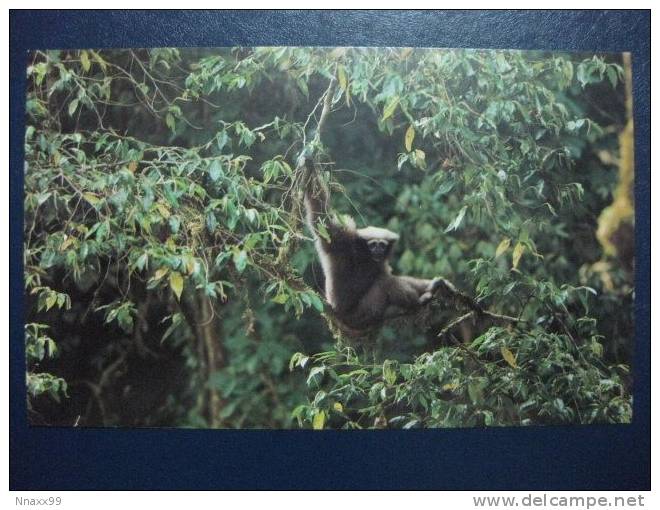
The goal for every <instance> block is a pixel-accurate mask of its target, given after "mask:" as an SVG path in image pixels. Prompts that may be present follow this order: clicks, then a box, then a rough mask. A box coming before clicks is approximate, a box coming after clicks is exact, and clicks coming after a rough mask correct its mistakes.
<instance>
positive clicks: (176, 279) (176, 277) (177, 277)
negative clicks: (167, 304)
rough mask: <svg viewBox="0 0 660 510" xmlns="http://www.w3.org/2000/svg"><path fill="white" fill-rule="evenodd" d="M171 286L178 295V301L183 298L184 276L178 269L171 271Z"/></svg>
mask: <svg viewBox="0 0 660 510" xmlns="http://www.w3.org/2000/svg"><path fill="white" fill-rule="evenodd" d="M170 288H171V289H172V291H173V292H174V294H175V295H176V299H177V300H178V301H180V300H181V293H182V292H183V276H181V273H179V272H178V271H172V272H171V273H170Z"/></svg>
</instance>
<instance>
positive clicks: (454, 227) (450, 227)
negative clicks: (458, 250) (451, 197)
mask: <svg viewBox="0 0 660 510" xmlns="http://www.w3.org/2000/svg"><path fill="white" fill-rule="evenodd" d="M466 212H467V205H464V206H463V207H462V208H461V210H460V211H459V212H458V215H457V216H456V218H454V221H452V222H451V223H450V224H449V225H448V226H447V228H446V229H445V233H447V232H451V231H452V230H457V229H458V227H459V226H460V225H461V222H462V221H463V218H464V217H465V213H466Z"/></svg>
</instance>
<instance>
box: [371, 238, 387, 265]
mask: <svg viewBox="0 0 660 510" xmlns="http://www.w3.org/2000/svg"><path fill="white" fill-rule="evenodd" d="M367 246H368V247H369V253H371V258H372V259H374V260H375V261H376V262H382V261H383V260H385V259H386V258H387V256H388V255H389V252H390V242H389V241H386V240H385V239H370V240H369V241H367Z"/></svg>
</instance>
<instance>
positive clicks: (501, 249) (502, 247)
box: [495, 237, 511, 258]
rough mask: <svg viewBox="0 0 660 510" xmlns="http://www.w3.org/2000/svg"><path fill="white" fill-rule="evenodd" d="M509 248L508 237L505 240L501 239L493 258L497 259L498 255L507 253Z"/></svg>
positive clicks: (509, 240) (509, 241)
mask: <svg viewBox="0 0 660 510" xmlns="http://www.w3.org/2000/svg"><path fill="white" fill-rule="evenodd" d="M509 246H511V239H509V238H508V237H507V238H506V239H502V241H500V244H498V245H497V249H496V250H495V258H497V257H499V256H500V255H502V253H504V252H505V251H507V250H508V249H509Z"/></svg>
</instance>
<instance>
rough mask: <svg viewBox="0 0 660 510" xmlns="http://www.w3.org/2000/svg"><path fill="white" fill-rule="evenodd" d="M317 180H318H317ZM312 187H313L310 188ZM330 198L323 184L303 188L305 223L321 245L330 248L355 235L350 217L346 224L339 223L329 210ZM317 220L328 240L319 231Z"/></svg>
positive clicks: (353, 224)
mask: <svg viewBox="0 0 660 510" xmlns="http://www.w3.org/2000/svg"><path fill="white" fill-rule="evenodd" d="M317 182H318V181H317ZM310 188H314V189H310ZM329 209H330V199H329V197H328V191H327V190H326V188H325V187H324V186H323V184H321V183H318V184H317V185H316V186H311V185H309V186H307V189H306V190H305V212H306V220H307V225H308V226H309V228H310V230H311V231H312V232H313V233H314V236H315V237H316V238H317V239H319V240H320V241H321V243H322V244H323V247H324V248H325V249H327V250H329V251H330V250H332V248H333V244H334V247H337V248H338V247H339V245H341V244H343V243H344V242H346V241H350V240H353V239H354V238H355V237H356V231H355V222H354V221H353V220H352V219H349V220H348V221H346V224H341V223H339V221H338V220H336V219H334V218H333V217H332V215H331V214H330V212H329ZM319 222H321V223H322V224H323V225H324V226H325V229H326V231H327V233H328V236H329V237H330V242H328V240H327V239H325V238H324V236H322V235H321V234H320V233H319V227H318V225H319Z"/></svg>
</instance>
